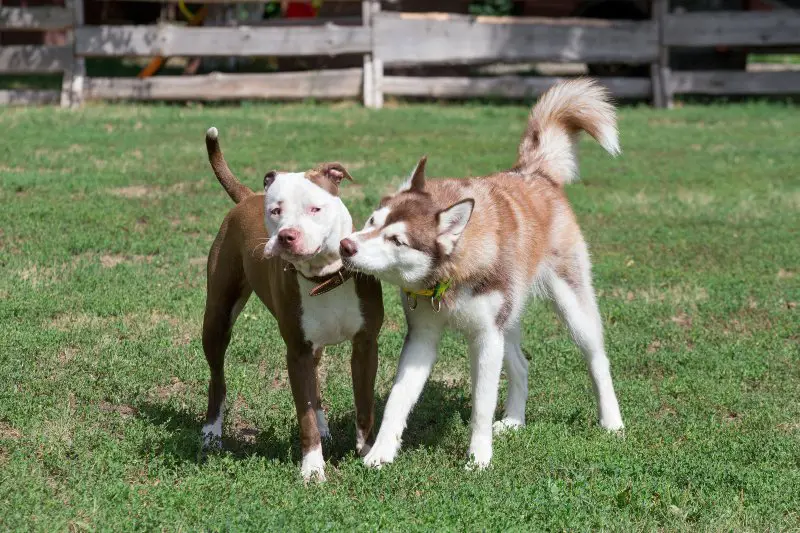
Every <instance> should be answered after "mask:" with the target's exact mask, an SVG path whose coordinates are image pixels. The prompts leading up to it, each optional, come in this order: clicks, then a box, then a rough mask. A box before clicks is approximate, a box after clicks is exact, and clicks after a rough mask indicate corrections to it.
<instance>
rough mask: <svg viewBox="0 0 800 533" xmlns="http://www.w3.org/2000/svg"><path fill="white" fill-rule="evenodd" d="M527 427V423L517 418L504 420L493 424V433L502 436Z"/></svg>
mask: <svg viewBox="0 0 800 533" xmlns="http://www.w3.org/2000/svg"><path fill="white" fill-rule="evenodd" d="M524 425H525V422H522V421H520V420H517V419H516V418H504V419H502V420H498V421H497V422H495V423H494V424H492V432H493V433H494V434H495V435H502V434H503V433H505V432H507V431H514V430H517V429H519V428H521V427H522V426H524Z"/></svg>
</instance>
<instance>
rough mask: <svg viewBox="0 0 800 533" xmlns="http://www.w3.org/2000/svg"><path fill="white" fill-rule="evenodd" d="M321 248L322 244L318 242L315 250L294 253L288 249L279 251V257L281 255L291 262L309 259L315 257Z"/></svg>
mask: <svg viewBox="0 0 800 533" xmlns="http://www.w3.org/2000/svg"><path fill="white" fill-rule="evenodd" d="M321 249H322V245H321V244H320V245H319V246H317V249H316V250H314V251H313V252H311V253H308V254H295V253H292V252H289V251H281V257H283V258H284V259H285V260H287V261H289V262H290V263H293V262H295V261H297V262H301V261H309V260H311V259H313V258H315V257H316V256H317V255H318V254H319V251H320V250H321Z"/></svg>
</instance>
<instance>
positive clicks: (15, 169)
mask: <svg viewBox="0 0 800 533" xmlns="http://www.w3.org/2000/svg"><path fill="white" fill-rule="evenodd" d="M0 172H3V173H4V174H19V173H20V172H25V169H24V168H23V167H9V166H8V165H0Z"/></svg>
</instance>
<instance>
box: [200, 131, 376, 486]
mask: <svg viewBox="0 0 800 533" xmlns="http://www.w3.org/2000/svg"><path fill="white" fill-rule="evenodd" d="M206 148H207V149H208V158H209V161H210V162H211V167H212V168H213V170H214V174H216V176H217V179H218V180H219V182H220V183H221V184H222V186H223V187H224V188H225V191H227V193H228V195H229V196H230V197H231V198H232V199H233V201H234V202H236V206H235V207H234V208H233V209H231V210H230V212H229V213H228V214H227V216H226V217H225V220H224V221H223V222H222V226H221V227H220V230H219V233H218V234H217V237H216V239H215V240H214V244H213V245H212V246H211V252H210V253H209V256H208V292H207V299H206V308H205V317H204V319H203V350H204V352H205V355H206V360H207V361H208V365H209V367H210V370H211V381H210V384H209V389H208V412H207V414H206V424H205V426H203V437H204V442H205V444H206V445H216V446H219V445H220V443H221V440H220V439H221V436H222V417H223V412H224V408H225V405H224V404H225V392H226V390H225V374H224V361H225V350H226V349H227V347H228V343H229V342H230V339H231V329H232V328H233V324H234V322H235V321H236V317H237V315H238V314H239V312H241V310H242V308H243V307H244V305H245V303H247V299H248V298H249V297H250V294H251V293H253V292H255V293H256V294H257V295H258V297H259V299H261V301H262V302H263V303H264V305H266V306H267V308H268V309H269V310H270V312H271V313H272V315H273V316H274V317H275V319H276V320H277V321H278V328H279V329H280V332H281V336H282V337H283V340H284V342H285V343H286V362H287V365H288V369H289V382H290V384H291V388H292V395H293V396H294V402H295V407H296V409H297V418H298V421H299V425H300V440H301V444H302V453H303V460H302V467H301V472H302V474H303V477H304V478H305V479H310V478H311V477H312V476H316V477H317V478H318V479H320V480H324V479H325V472H324V466H325V462H324V460H323V457H322V444H321V437H325V438H328V437H330V431H329V430H328V425H327V421H326V419H325V412H324V411H323V410H322V403H321V398H320V387H319V382H318V380H317V365H318V364H319V361H320V358H321V357H322V355H323V348H324V347H325V346H327V345H331V344H338V343H340V342H344V341H346V340H349V341H352V345H353V353H352V358H351V361H350V367H351V371H352V376H353V394H354V397H355V409H356V448H357V449H358V452H359V453H360V454H361V455H364V454H366V453H367V452H368V451H369V449H370V447H371V445H372V442H373V432H372V428H373V421H374V384H375V373H376V371H377V366H378V333H379V331H380V328H381V325H382V323H383V299H382V295H381V286H380V283H379V282H378V281H377V280H376V279H375V278H373V277H372V276H367V275H359V276H357V277H351V275H350V274H349V273H348V272H347V271H345V270H343V269H342V261H341V259H340V256H339V241H340V240H341V239H343V238H344V237H346V236H347V235H348V234H349V233H350V232H352V231H353V221H352V218H351V217H350V213H349V212H348V210H347V208H346V207H345V206H344V204H343V203H342V201H341V199H340V198H339V184H340V183H341V181H342V180H343V179H345V178H347V179H351V180H352V178H351V177H350V175H349V174H348V173H347V171H346V170H345V169H344V167H343V166H342V165H340V164H338V163H326V164H322V165H320V166H318V167H317V168H315V169H313V170H310V171H308V172H304V173H303V172H275V171H272V172H269V173H267V175H266V176H265V177H264V188H265V193H264V194H255V193H253V191H251V190H250V189H248V188H247V187H246V186H244V185H243V184H242V183H240V182H239V180H237V179H236V177H235V176H234V175H233V173H232V172H231V170H230V169H229V168H228V165H227V163H226V162H225V159H224V157H223V155H222V151H221V150H220V147H219V141H218V132H217V129H216V128H210V129H209V130H208V132H207V133H206Z"/></svg>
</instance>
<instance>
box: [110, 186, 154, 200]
mask: <svg viewBox="0 0 800 533" xmlns="http://www.w3.org/2000/svg"><path fill="white" fill-rule="evenodd" d="M154 188H155V187H146V186H144V185H130V186H128V187H118V188H116V189H109V191H108V192H109V194H111V195H113V196H119V197H121V198H144V197H146V196H148V195H149V194H150V193H151V191H152V190H153V189H154Z"/></svg>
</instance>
